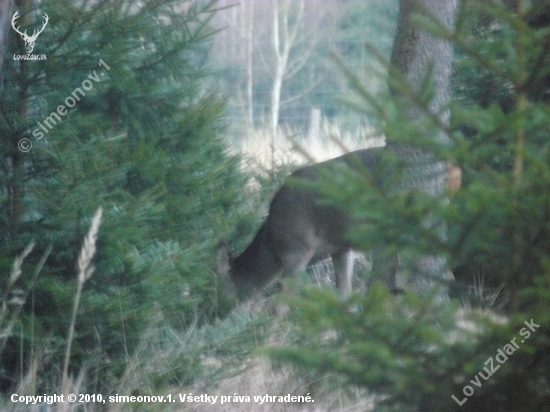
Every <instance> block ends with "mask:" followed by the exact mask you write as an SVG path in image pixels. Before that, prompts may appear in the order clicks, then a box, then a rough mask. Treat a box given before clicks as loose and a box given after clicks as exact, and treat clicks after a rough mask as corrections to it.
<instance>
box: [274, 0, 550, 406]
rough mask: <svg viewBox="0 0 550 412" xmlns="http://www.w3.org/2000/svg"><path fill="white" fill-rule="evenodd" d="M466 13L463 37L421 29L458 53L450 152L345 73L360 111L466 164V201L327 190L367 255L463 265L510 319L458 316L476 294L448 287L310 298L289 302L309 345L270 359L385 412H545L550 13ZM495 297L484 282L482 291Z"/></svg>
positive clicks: (549, 394)
mask: <svg viewBox="0 0 550 412" xmlns="http://www.w3.org/2000/svg"><path fill="white" fill-rule="evenodd" d="M459 4H460V6H459V9H458V13H457V16H456V23H455V28H454V29H446V28H445V27H444V26H443V25H441V24H439V23H437V22H436V21H434V19H433V18H430V16H429V14H426V13H425V14H424V15H423V16H420V15H417V16H416V17H415V18H414V21H415V24H418V25H420V26H421V27H422V28H423V29H425V30H429V31H430V32H431V33H433V34H434V35H436V36H439V37H442V38H444V39H446V40H448V41H450V42H452V43H453V45H454V47H455V49H456V50H457V55H458V59H457V60H456V65H455V66H456V67H455V72H456V76H455V87H454V94H455V95H454V98H453V102H452V103H451V104H450V109H451V114H452V117H451V123H450V125H449V126H448V127H445V133H446V136H447V137H448V138H449V141H450V142H451V143H450V144H443V145H442V144H437V143H436V144H433V143H429V142H428V143H427V142H426V139H424V140H421V139H420V138H419V136H420V135H422V134H423V133H424V134H425V133H433V132H434V131H435V130H439V127H440V126H441V125H440V124H437V123H434V121H433V120H434V119H433V118H432V120H430V119H428V120H427V121H426V122H424V123H419V122H415V123H411V122H407V119H406V116H404V115H403V112H404V111H406V110H407V107H400V105H399V102H396V101H395V100H391V99H388V98H384V97H381V96H377V97H376V98H373V96H371V95H370V94H369V93H368V91H367V90H366V89H365V88H362V86H361V84H360V82H359V81H358V80H357V79H356V78H354V77H353V74H350V73H348V74H349V77H350V80H351V81H352V82H353V83H354V84H355V86H356V89H357V90H358V92H359V94H360V95H361V96H362V97H363V98H364V99H365V108H363V109H362V110H363V112H364V113H365V114H368V113H376V114H378V115H379V116H381V118H382V119H383V120H384V122H385V123H384V128H385V133H386V135H388V134H390V135H391V136H400V139H401V141H403V142H406V143H409V144H417V145H422V146H421V147H423V148H424V149H425V150H430V151H431V152H432V153H434V154H435V155H436V156H438V157H444V156H446V157H447V158H450V159H454V160H456V161H457V162H458V164H460V165H461V168H462V170H463V176H464V179H463V185H462V187H461V188H460V190H459V191H458V192H457V193H449V199H448V201H446V202H441V201H439V200H436V199H433V198H430V197H429V196H425V195H423V194H421V193H418V192H415V191H412V192H409V193H396V192H395V191H393V192H392V190H391V188H392V185H391V184H390V185H384V184H379V183H378V179H377V178H376V177H377V176H376V175H375V176H374V177H372V176H370V177H369V176H365V174H364V173H360V172H356V171H350V170H348V171H345V170H344V171H342V173H340V174H338V175H334V176H327V177H326V179H325V182H324V183H322V184H320V185H319V188H320V190H322V191H324V193H325V194H326V196H327V201H328V202H332V203H333V204H338V205H342V207H347V208H348V210H350V211H351V212H353V213H354V214H355V215H356V216H357V217H358V218H359V219H360V221H362V222H364V224H363V225H362V226H360V227H359V228H357V229H356V230H355V231H354V232H353V233H352V234H350V236H353V238H354V239H355V240H356V241H357V242H358V243H360V244H361V245H362V246H363V247H364V249H365V250H372V249H374V248H375V247H377V246H378V245H380V244H383V245H386V246H387V245H390V246H389V248H390V250H393V251H395V252H398V253H401V254H402V256H405V257H409V258H411V259H414V258H415V257H417V256H422V255H423V254H426V253H441V254H443V255H444V256H446V258H447V259H448V262H449V264H450V266H451V267H456V266H460V265H465V266H467V267H468V268H470V269H471V270H473V271H474V272H476V273H481V274H483V275H484V276H485V279H486V280H487V281H488V283H490V284H492V285H495V284H496V285H504V286H503V288H501V289H500V293H503V294H504V296H503V298H504V299H505V300H506V301H507V302H508V303H507V305H506V311H505V313H504V314H503V313H499V314H497V315H495V314H494V313H491V312H493V311H495V307H490V308H489V309H491V312H489V313H488V312H483V313H481V315H479V314H478V313H477V312H476V311H472V310H464V309H460V310H459V309H458V304H459V303H460V302H461V301H462V297H466V296H464V295H459V300H458V301H456V302H455V301H454V300H452V301H450V302H440V301H438V300H437V299H433V298H434V297H435V296H436V295H437V287H434V290H433V292H432V294H431V295H430V294H427V295H424V296H421V297H420V296H419V295H418V294H416V293H415V292H414V291H411V290H406V291H405V292H404V294H403V295H401V296H398V297H395V296H391V295H390V294H389V293H388V292H387V291H386V290H385V289H384V288H382V287H380V285H377V284H375V285H373V287H371V288H370V289H369V291H368V292H367V294H366V295H364V296H362V295H354V296H352V297H351V298H350V300H349V301H342V300H341V299H338V298H336V297H335V296H334V294H332V293H330V292H328V291H324V290H316V289H310V290H307V291H306V292H304V296H303V297H295V298H292V299H290V300H291V302H292V304H293V306H294V308H295V312H294V316H295V318H296V321H297V324H298V331H299V337H298V338H297V344H296V345H295V346H294V347H290V348H277V349H271V350H270V352H271V354H272V355H273V356H274V357H276V358H277V359H284V360H287V361H291V362H293V363H295V364H297V365H300V366H302V367H306V368H308V369H313V370H316V371H319V372H323V373H328V372H330V373H332V372H336V373H337V374H339V375H341V376H343V377H345V378H346V381H347V382H349V383H352V384H355V385H359V386H363V387H365V388H367V389H368V390H369V391H371V393H372V394H373V395H374V399H375V410H400V411H403V410H411V411H428V410H429V411H451V410H472V411H508V412H510V411H518V412H519V411H540V410H548V405H549V404H550V403H549V400H550V391H549V389H548V382H550V375H549V371H550V368H549V364H550V358H549V354H550V344H549V342H550V339H549V336H550V316H549V314H548V310H547V309H548V306H549V304H550V294H549V293H548V290H550V270H549V265H548V250H550V249H549V247H550V244H549V243H548V240H549V239H550V203H549V199H550V197H549V193H550V151H549V150H550V146H549V142H550V140H549V137H550V135H549V130H550V129H549V125H550V106H549V103H550V102H549V99H548V96H549V94H548V93H549V91H550V87H549V82H548V78H549V76H548V73H549V72H548V68H549V67H550V57H549V55H548V52H547V50H548V44H549V42H550V30H549V27H548V23H547V22H548V12H549V8H548V6H547V2H544V1H542V2H537V1H521V0H519V1H515V2H504V1H497V0H487V1H467V0H464V1H462V2H460V3H459ZM429 76H430V73H427V74H426V79H425V80H424V87H423V88H422V90H421V91H420V92H419V93H417V94H411V95H410V97H411V98H410V99H409V100H408V101H414V102H415V103H416V104H418V105H419V107H420V108H421V109H428V108H429V107H430V104H429V101H430V98H431V97H432V96H433V90H431V89H430V82H429V81H428V80H429V78H430V77H429ZM495 85H496V86H498V87H495ZM426 113H429V110H426ZM428 117H429V116H428ZM415 136H416V137H415ZM394 160H395V159H387V160H386V161H383V162H382V166H381V171H380V173H381V175H382V176H388V173H389V172H390V171H391V170H393V169H396V165H397V164H396V163H395V162H394ZM397 170H398V172H405V173H406V169H405V170H399V168H397ZM389 180H390V181H391V180H392V178H390V179H389ZM390 183H391V182H390ZM426 216H430V217H433V218H434V221H435V220H437V219H444V220H445V221H446V222H447V226H448V229H449V230H448V233H449V239H448V240H447V241H445V240H443V239H442V238H441V236H440V234H439V233H440V232H439V230H440V228H438V227H430V226H429V225H423V224H422V222H424V223H425V222H426V220H425V218H426ZM489 280H490V282H489ZM472 286H473V285H472ZM484 292H486V291H483V284H479V283H478V284H477V292H476V293H481V294H483V293H484Z"/></svg>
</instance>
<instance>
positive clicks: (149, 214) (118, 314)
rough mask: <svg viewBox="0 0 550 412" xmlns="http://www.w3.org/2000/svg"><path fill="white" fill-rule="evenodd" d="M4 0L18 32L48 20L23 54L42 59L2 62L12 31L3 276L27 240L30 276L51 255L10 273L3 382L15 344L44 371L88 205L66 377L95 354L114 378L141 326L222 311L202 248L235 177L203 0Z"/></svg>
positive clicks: (11, 369)
mask: <svg viewBox="0 0 550 412" xmlns="http://www.w3.org/2000/svg"><path fill="white" fill-rule="evenodd" d="M15 3H16V4H15V5H14V11H19V14H20V16H22V18H21V26H22V29H24V28H25V27H26V28H27V32H31V30H32V29H33V28H36V27H37V25H38V24H40V22H41V18H42V16H44V13H47V15H48V16H49V22H48V24H47V26H46V27H45V29H44V31H43V32H42V33H41V34H40V36H39V38H38V40H37V41H36V45H35V50H34V51H33V53H35V54H45V55H46V56H47V60H41V61H27V60H17V59H14V58H13V57H12V56H13V55H24V54H25V49H24V44H23V42H22V40H21V38H20V36H18V35H17V33H15V32H14V31H10V33H9V35H8V43H7V44H6V47H5V50H6V57H5V59H4V66H3V88H2V96H1V101H0V105H1V106H0V107H1V114H0V136H1V137H2V140H1V141H0V158H1V162H0V163H1V166H0V188H1V189H0V217H1V218H0V242H1V243H0V266H1V269H0V271H1V272H2V274H9V268H10V266H11V263H12V260H13V258H14V256H16V255H17V254H18V253H19V252H20V251H21V250H22V249H23V248H24V246H25V245H26V244H27V243H28V242H30V241H31V240H34V242H35V245H36V247H35V250H34V252H33V253H32V254H31V255H29V256H28V257H27V259H26V261H25V265H26V267H27V268H28V271H29V272H32V270H33V267H36V265H37V264H38V261H39V259H40V257H41V256H42V255H43V254H44V252H45V251H46V250H50V248H51V251H50V252H49V255H48V256H47V259H46V262H45V264H44V266H43V267H42V268H41V270H40V273H39V274H38V276H37V278H36V280H35V281H34V282H32V281H31V280H32V276H30V274H28V276H25V274H27V273H24V274H23V275H22V276H21V277H20V279H19V280H18V282H19V287H21V288H23V289H24V290H26V291H29V294H28V296H27V300H26V303H25V306H24V312H23V314H22V315H21V323H22V328H21V331H20V332H19V331H17V332H16V335H13V336H11V337H10V338H8V340H7V341H5V342H3V343H4V344H3V346H2V352H0V356H1V357H2V363H3V365H7V366H5V371H6V372H5V375H4V376H3V377H2V379H3V384H4V385H5V386H10V385H13V384H14V383H15V382H17V380H18V379H19V378H20V377H21V376H22V375H23V374H24V373H25V368H26V367H28V363H29V362H31V361H32V359H29V358H27V357H24V356H23V353H21V352H20V350H19V349H20V343H21V342H24V343H23V344H24V347H25V351H24V353H33V352H34V351H38V349H39V348H38V347H36V344H37V342H43V344H44V345H46V346H48V351H49V353H50V357H51V358H50V362H48V363H47V364H45V365H42V368H43V370H42V371H41V372H42V373H43V376H48V374H51V375H55V373H56V371H57V368H58V367H59V365H60V362H59V361H60V359H61V355H62V353H63V350H64V348H65V345H66V341H65V339H66V338H65V337H66V334H67V330H68V323H69V312H70V311H69V310H68V308H70V307H71V305H72V300H73V294H74V288H75V283H74V282H75V277H76V260H77V257H78V254H79V251H80V248H81V244H82V240H83V238H84V235H85V234H86V231H87V228H88V226H89V221H90V218H91V216H92V215H93V213H94V211H95V210H96V209H97V207H98V206H102V207H103V210H104V214H103V223H102V225H101V229H100V232H99V238H98V245H97V246H98V251H97V254H96V256H95V258H94V264H95V266H96V270H95V272H94V274H93V276H92V277H91V279H89V280H88V282H87V283H86V284H85V286H84V292H83V297H82V302H81V305H80V310H79V313H78V318H77V324H76V328H75V330H76V335H75V336H76V337H75V343H74V344H73V356H72V358H71V359H72V362H71V372H72V373H73V374H77V373H78V369H79V367H80V365H81V362H82V361H83V360H84V359H86V356H87V355H86V354H90V353H94V354H95V355H94V357H95V359H94V360H96V362H94V369H95V372H97V373H98V374H99V375H101V376H103V377H106V376H112V374H115V375H116V374H119V373H121V371H122V370H123V368H124V360H125V359H126V357H127V356H128V355H130V354H131V353H132V352H133V350H134V348H136V347H137V345H138V344H139V341H140V339H141V338H142V335H143V332H144V330H146V329H147V328H148V327H149V326H150V325H151V323H152V322H153V319H156V321H155V322H156V323H159V322H160V324H162V325H166V326H172V327H185V326H187V325H189V324H195V323H196V322H207V321H210V320H211V319H212V318H213V317H214V316H216V315H217V314H219V313H218V310H219V308H220V307H221V308H222V309H220V310H221V311H222V313H221V314H223V311H224V309H223V307H224V306H223V302H216V299H217V293H216V290H215V283H214V279H213V275H212V271H211V270H210V269H209V257H210V252H211V250H212V249H213V247H214V244H215V242H216V239H217V231H218V229H219V226H220V221H222V217H224V218H225V216H226V214H227V211H228V210H229V206H230V205H233V204H234V202H235V200H236V199H239V197H240V196H242V187H243V184H244V181H243V177H242V176H241V175H240V173H239V172H238V170H237V162H236V160H235V159H232V158H228V157H227V156H226V155H225V153H224V145H223V144H222V141H221V138H222V136H223V130H224V125H223V122H222V121H221V115H222V112H223V104H224V102H223V100H222V99H221V98H220V97H219V95H218V94H217V92H216V89H215V87H214V85H213V83H212V82H211V81H210V80H209V77H208V75H209V71H208V67H206V66H205V61H206V56H207V54H208V49H209V42H210V39H211V34H212V30H211V29H210V27H209V20H210V18H211V17H212V15H213V13H214V8H215V2H192V1H186V2H181V1H147V2H141V3H135V2H132V1H119V2H110V1H99V2H86V1H82V2H80V1H79V2H65V1H57V0H49V1H45V2H32V1H18V2H15ZM23 22H24V23H25V24H26V25H29V26H25V25H23V24H22V23H23ZM22 139H26V140H22ZM21 142H23V143H24V144H25V146H24V147H22V146H21V145H22V143H21ZM30 145H32V148H31V149H30V150H29V151H26V150H27V149H28V148H29V147H30ZM21 148H23V150H25V151H22V150H21ZM33 265H34V266H33ZM2 276H3V277H4V275H2ZM2 282H7V279H5V278H4V279H3V280H2ZM220 305H221V306H220ZM88 356H89V355H88ZM88 361H89V359H88ZM19 364H22V365H23V369H24V370H19V368H18V367H17V366H16V365H19ZM102 382H103V384H106V381H102ZM51 383H53V379H50V380H49V382H48V383H44V384H45V385H47V384H51ZM41 390H42V389H41ZM44 390H45V389H44Z"/></svg>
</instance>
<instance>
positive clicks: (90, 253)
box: [61, 207, 103, 394]
mask: <svg viewBox="0 0 550 412" xmlns="http://www.w3.org/2000/svg"><path fill="white" fill-rule="evenodd" d="M102 214H103V209H102V208H101V207H99V208H98V209H97V211H96V212H95V215H94V217H93V218H92V223H91V224H90V229H89V230H88V234H87V235H86V237H85V238H84V243H83V245H82V249H81V250H80V255H79V256H78V276H77V284H76V293H75V298H74V304H73V313H72V316H71V323H70V325H69V333H68V336H67V348H66V349H65V360H64V362H63V375H62V383H61V390H62V393H64V394H68V393H69V389H70V381H69V361H70V358H71V346H72V343H73V338H74V327H75V323H76V315H77V312H78V306H79V305H80V297H81V295H82V288H83V286H84V282H86V281H87V280H88V279H90V277H91V276H92V274H93V272H94V269H95V268H94V266H93V265H92V259H93V257H94V254H95V252H96V241H97V233H98V232H99V225H100V223H101V216H102Z"/></svg>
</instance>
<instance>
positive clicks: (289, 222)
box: [218, 148, 383, 300]
mask: <svg viewBox="0 0 550 412" xmlns="http://www.w3.org/2000/svg"><path fill="white" fill-rule="evenodd" d="M380 150H383V149H381V148H377V149H365V150H358V151H355V152H352V153H348V154H346V155H344V156H340V157H337V158H335V159H331V160H327V161H325V162H321V163H317V164H314V165H311V166H306V167H303V168H301V169H298V170H296V171H295V172H294V173H292V175H291V176H290V177H289V179H288V180H287V181H286V182H285V184H283V186H282V187H281V188H280V189H279V190H278V191H277V193H275V196H274V197H273V200H272V201H271V205H270V207H269V215H268V217H267V219H266V220H265V222H264V223H263V225H262V226H261V227H260V229H259V230H258V233H257V234H256V236H255V237H254V239H253V240H252V243H250V245H249V246H248V247H247V248H246V249H245V250H244V252H242V253H241V254H240V255H239V256H237V257H236V258H232V257H231V256H230V254H229V251H228V248H227V244H226V243H225V242H222V243H221V244H220V246H219V248H218V273H219V274H227V273H228V272H229V276H230V278H231V280H232V283H233V286H234V288H235V291H234V292H236V295H237V297H238V298H239V299H241V300H242V299H243V298H246V297H250V296H251V295H253V294H254V293H255V292H256V291H258V290H261V289H262V288H263V287H264V286H266V285H267V284H269V283H270V282H271V281H272V280H273V279H275V278H277V277H279V276H280V277H282V278H293V277H295V275H296V273H297V272H299V271H301V270H304V269H305V268H306V267H307V266H308V265H309V264H311V263H314V262H316V261H318V260H322V259H325V258H327V257H329V256H330V257H332V262H333V265H334V271H335V274H336V286H337V288H338V290H339V292H340V294H341V295H343V296H347V295H349V294H350V293H351V277H352V270H353V258H352V253H351V252H352V248H353V245H352V244H351V243H350V242H349V240H347V238H346V234H347V232H348V230H349V229H350V228H351V227H352V225H353V224H354V221H353V219H352V218H351V217H350V216H349V215H348V214H347V213H345V212H344V211H343V210H341V209H338V208H336V207H331V206H327V205H324V204H323V203H321V202H320V200H321V195H320V194H319V193H318V192H316V191H315V190H314V189H313V187H311V186H309V187H308V185H307V182H310V183H311V182H313V181H315V180H317V179H319V177H320V176H321V175H322V174H323V173H333V172H334V171H335V170H336V169H337V168H339V166H340V165H342V164H347V165H348V166H349V167H350V168H354V167H359V166H360V167H363V168H364V169H365V170H366V171H371V170H373V169H374V167H375V166H376V164H377V162H378V158H379V154H380ZM304 182H305V183H306V184H304Z"/></svg>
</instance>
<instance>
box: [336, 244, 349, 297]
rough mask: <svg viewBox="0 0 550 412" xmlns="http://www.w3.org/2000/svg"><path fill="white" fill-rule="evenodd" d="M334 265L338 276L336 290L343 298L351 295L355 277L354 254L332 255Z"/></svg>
mask: <svg viewBox="0 0 550 412" xmlns="http://www.w3.org/2000/svg"><path fill="white" fill-rule="evenodd" d="M332 265H333V266H334V273H335V275H336V288H337V289H338V291H339V292H340V295H342V296H343V297H346V296H349V295H350V294H351V278H352V275H353V252H352V251H351V250H348V251H347V252H344V253H339V254H337V255H332Z"/></svg>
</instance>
